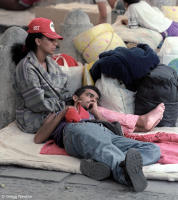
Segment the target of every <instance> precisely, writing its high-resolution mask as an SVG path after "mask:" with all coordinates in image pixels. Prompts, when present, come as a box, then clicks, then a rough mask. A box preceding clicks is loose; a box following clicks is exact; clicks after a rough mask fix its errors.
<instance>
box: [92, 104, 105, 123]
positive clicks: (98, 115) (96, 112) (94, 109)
mask: <svg viewBox="0 0 178 200" xmlns="http://www.w3.org/2000/svg"><path fill="white" fill-rule="evenodd" d="M90 107H91V108H90ZM89 112H90V113H91V114H93V115H94V117H95V118H96V119H98V120H103V121H107V120H106V119H105V118H104V117H103V115H102V114H101V113H100V112H99V110H98V104H97V102H93V103H90V105H89Z"/></svg>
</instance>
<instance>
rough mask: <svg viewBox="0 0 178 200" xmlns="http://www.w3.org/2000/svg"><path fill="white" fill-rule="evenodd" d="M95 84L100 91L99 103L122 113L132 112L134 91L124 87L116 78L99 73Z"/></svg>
mask: <svg viewBox="0 0 178 200" xmlns="http://www.w3.org/2000/svg"><path fill="white" fill-rule="evenodd" d="M95 86H96V87H97V88H98V89H99V90H100V92H101V95H102V97H101V101H100V105H101V106H103V107H105V108H108V109H111V110H114V111H118V112H123V113H129V114H133V113H134V100H135V97H134V95H135V93H134V92H132V91H130V90H127V89H125V86H124V84H120V82H119V81H118V79H113V78H108V77H106V76H105V75H103V74H102V75H101V79H99V80H97V82H96V84H95Z"/></svg>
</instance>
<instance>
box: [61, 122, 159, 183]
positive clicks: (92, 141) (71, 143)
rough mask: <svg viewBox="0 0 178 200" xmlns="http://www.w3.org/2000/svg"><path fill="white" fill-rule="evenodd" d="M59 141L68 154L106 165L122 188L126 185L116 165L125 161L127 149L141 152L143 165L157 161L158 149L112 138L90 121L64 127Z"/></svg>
mask: <svg viewBox="0 0 178 200" xmlns="http://www.w3.org/2000/svg"><path fill="white" fill-rule="evenodd" d="M63 142H64V147H65V150H66V152H67V153H68V154H69V155H71V156H74V157H78V158H85V159H89V158H90V159H93V160H96V161H99V162H103V163H105V164H107V165H108V166H109V167H110V169H111V171H112V174H113V178H114V179H115V180H116V181H117V182H119V183H121V184H126V185H127V184H128V183H127V181H126V180H125V176H124V172H123V169H122V168H121V167H120V166H119V164H120V163H121V161H123V160H125V155H126V153H127V151H128V150H129V149H130V148H135V149H137V150H138V151H139V152H140V153H141V155H142V159H143V165H149V164H153V163H156V162H157V161H158V160H159V158H160V148H159V147H158V146H156V145H155V144H153V143H149V142H140V141H137V140H133V139H129V138H126V137H123V136H118V135H115V134H114V133H113V132H111V131H110V130H109V129H107V128H105V127H104V126H103V125H101V124H95V123H90V122H84V123H69V124H67V125H66V126H65V128H64V132H63Z"/></svg>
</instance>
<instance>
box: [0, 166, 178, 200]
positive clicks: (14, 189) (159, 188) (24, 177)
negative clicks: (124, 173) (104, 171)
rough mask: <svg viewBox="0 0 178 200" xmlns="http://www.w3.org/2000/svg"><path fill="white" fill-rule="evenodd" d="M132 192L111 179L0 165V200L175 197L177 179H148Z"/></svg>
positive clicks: (162, 199)
mask: <svg viewBox="0 0 178 200" xmlns="http://www.w3.org/2000/svg"><path fill="white" fill-rule="evenodd" d="M148 183H149V184H148V187H147V188H146V190H145V191H144V192H141V193H134V192H132V191H130V190H129V188H127V187H125V186H123V185H120V184H118V183H116V182H114V181H113V180H112V179H107V180H105V181H95V180H92V179H90V178H87V177H85V176H83V175H79V174H70V173H65V172H56V171H46V170H39V169H27V168H21V167H15V166H1V167H0V199H4V200H11V199H23V200H103V199H104V200H116V199H117V200H131V199H137V200H177V199H178V190H177V188H178V182H167V181H151V180H150V181H148Z"/></svg>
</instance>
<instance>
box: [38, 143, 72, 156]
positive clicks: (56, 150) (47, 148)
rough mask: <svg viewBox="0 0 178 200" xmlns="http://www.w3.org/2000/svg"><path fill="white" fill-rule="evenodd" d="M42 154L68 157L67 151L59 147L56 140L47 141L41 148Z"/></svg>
mask: <svg viewBox="0 0 178 200" xmlns="http://www.w3.org/2000/svg"><path fill="white" fill-rule="evenodd" d="M40 154H48V155H66V156H67V155H68V154H67V152H66V151H65V149H63V148H60V147H58V146H57V145H56V144H55V142H54V140H49V141H47V142H46V143H45V144H44V145H43V146H42V148H41V151H40Z"/></svg>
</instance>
